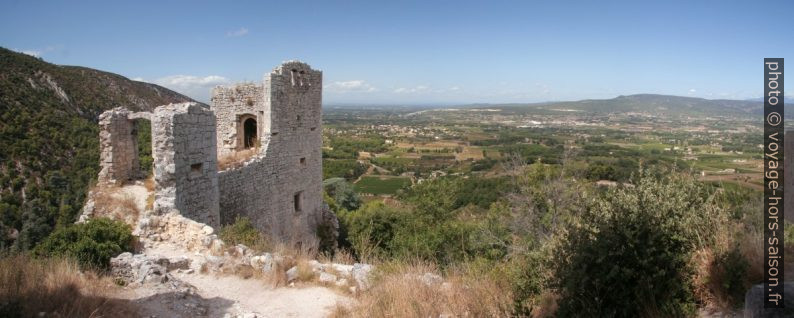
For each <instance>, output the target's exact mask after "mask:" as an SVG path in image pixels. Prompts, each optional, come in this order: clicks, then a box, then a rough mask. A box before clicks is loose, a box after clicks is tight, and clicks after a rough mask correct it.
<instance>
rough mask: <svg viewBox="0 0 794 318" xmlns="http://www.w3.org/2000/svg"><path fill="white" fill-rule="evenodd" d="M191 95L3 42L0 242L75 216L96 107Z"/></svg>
mask: <svg viewBox="0 0 794 318" xmlns="http://www.w3.org/2000/svg"><path fill="white" fill-rule="evenodd" d="M189 101H193V100H192V99H191V98H189V97H187V96H184V95H182V94H179V93H176V92H174V91H171V90H169V89H167V88H164V87H161V86H158V85H154V84H150V83H144V82H137V81H132V80H130V79H127V78H126V77H124V76H121V75H117V74H113V73H108V72H103V71H99V70H95V69H90V68H86V67H79V66H61V65H55V64H51V63H47V62H45V61H43V60H41V59H38V58H35V57H32V56H29V55H26V54H22V53H17V52H14V51H11V50H8V49H5V48H0V163H2V164H0V248H2V247H3V246H7V245H8V244H11V242H12V241H14V242H15V243H13V244H14V246H16V248H19V249H22V250H24V249H28V248H30V247H32V246H33V245H35V244H36V243H37V242H38V241H40V240H41V239H42V238H43V237H44V236H46V235H47V234H48V233H49V231H51V230H52V229H53V228H54V227H56V226H58V225H61V224H68V223H71V222H74V219H75V216H76V215H77V213H78V211H79V210H80V208H81V207H82V205H83V200H84V198H85V192H86V189H87V187H88V186H89V184H91V183H92V182H93V180H94V179H95V178H96V175H97V172H98V169H99V129H98V125H97V117H98V115H99V114H100V113H102V112H103V111H105V110H107V109H110V108H113V107H117V106H124V107H127V108H129V109H132V110H136V111H150V110H152V109H153V108H154V107H156V106H159V105H163V104H169V103H178V102H189ZM8 233H17V234H14V235H13V236H18V239H16V240H11V239H10V238H9V236H12V235H11V234H8Z"/></svg>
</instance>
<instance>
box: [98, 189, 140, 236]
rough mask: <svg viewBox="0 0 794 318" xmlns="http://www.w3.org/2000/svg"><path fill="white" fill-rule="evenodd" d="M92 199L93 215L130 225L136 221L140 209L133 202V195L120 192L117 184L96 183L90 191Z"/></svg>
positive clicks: (133, 224)
mask: <svg viewBox="0 0 794 318" xmlns="http://www.w3.org/2000/svg"><path fill="white" fill-rule="evenodd" d="M90 193H91V198H92V199H93V200H94V215H93V217H107V218H110V219H113V220H119V221H123V222H124V223H127V224H129V225H130V226H135V224H137V223H138V218H139V217H140V214H141V211H140V210H139V209H138V204H137V203H136V202H135V197H133V196H132V195H130V194H125V193H122V190H121V188H120V187H118V186H113V185H106V184H103V185H97V186H95V187H94V188H93V189H91V191H90Z"/></svg>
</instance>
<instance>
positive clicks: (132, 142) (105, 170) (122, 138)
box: [99, 107, 141, 184]
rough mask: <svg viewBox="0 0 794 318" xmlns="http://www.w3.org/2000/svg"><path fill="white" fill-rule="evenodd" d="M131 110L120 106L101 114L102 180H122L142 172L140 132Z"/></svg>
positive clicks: (100, 176)
mask: <svg viewBox="0 0 794 318" xmlns="http://www.w3.org/2000/svg"><path fill="white" fill-rule="evenodd" d="M130 114H131V113H130V111H128V110H126V109H124V108H121V107H117V108H113V109H111V110H108V111H105V112H104V113H102V114H101V115H99V149H100V155H99V156H100V161H99V165H100V167H101V170H100V171H99V182H107V183H116V184H119V183H123V182H126V181H129V180H132V179H136V178H139V177H140V175H141V172H140V164H139V162H138V139H137V135H136V133H137V132H136V131H135V124H134V122H133V121H132V120H131V119H130V118H129V116H130Z"/></svg>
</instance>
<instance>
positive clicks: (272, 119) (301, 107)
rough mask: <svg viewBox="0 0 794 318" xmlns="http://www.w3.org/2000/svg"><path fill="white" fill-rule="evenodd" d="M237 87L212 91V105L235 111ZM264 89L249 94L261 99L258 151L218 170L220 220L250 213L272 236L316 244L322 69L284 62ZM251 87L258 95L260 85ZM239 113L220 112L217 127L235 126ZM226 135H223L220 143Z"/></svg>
mask: <svg viewBox="0 0 794 318" xmlns="http://www.w3.org/2000/svg"><path fill="white" fill-rule="evenodd" d="M233 89H234V88H232V89H217V90H215V91H214V92H213V93H214V94H218V95H217V96H213V99H212V101H213V106H212V107H213V109H215V110H216V111H217V112H218V113H219V114H229V113H233V112H234V111H237V110H236V108H235V107H236V106H233V105H230V104H229V103H228V101H230V99H229V98H228V97H226V96H228V92H230V91H231V90H233ZM261 91H262V94H263V95H262V96H259V97H257V96H251V99H252V100H256V101H257V103H256V104H255V105H254V109H255V110H256V111H261V113H260V114H258V118H260V120H258V121H257V124H258V125H257V126H258V130H259V134H260V136H261V138H260V141H261V143H262V147H261V150H260V151H261V152H260V156H259V158H257V159H255V160H252V162H249V163H248V164H247V165H245V166H243V167H241V168H237V169H232V170H227V171H221V172H220V173H219V176H218V182H219V191H220V198H221V199H220V210H221V211H222V222H223V223H231V222H233V221H234V218H235V217H236V216H247V217H249V218H250V219H251V221H252V222H253V223H254V224H255V226H256V227H257V228H258V229H260V230H261V231H263V232H265V233H268V234H270V235H271V236H272V237H273V238H274V239H277V240H280V241H286V242H292V243H295V244H301V245H303V246H307V245H310V244H314V242H315V241H314V239H315V229H316V226H317V223H318V222H319V221H320V218H321V211H322V207H323V196H322V152H321V148H322V118H321V117H322V106H321V105H322V72H320V71H316V70H313V69H311V67H310V66H309V65H307V64H304V63H301V62H295V61H290V62H286V63H284V64H282V65H280V66H279V67H277V68H276V69H275V70H273V71H272V72H271V73H269V74H267V75H265V78H264V86H263V87H262V90H261ZM250 92H251V93H254V94H258V90H256V89H251V91H250ZM248 97H249V96H236V97H235V98H236V99H240V98H248ZM224 101H227V102H224ZM232 108H234V109H235V110H231V109H232ZM224 109H227V110H224ZM235 118H236V117H235V116H230V115H219V116H218V120H219V121H221V120H223V121H224V122H219V123H218V127H223V126H224V125H231V122H230V121H231V120H233V119H235ZM219 131H220V129H219ZM225 138H226V137H225V136H220V135H219V140H218V144H220V143H221V142H222V140H221V139H225ZM296 200H297V203H296Z"/></svg>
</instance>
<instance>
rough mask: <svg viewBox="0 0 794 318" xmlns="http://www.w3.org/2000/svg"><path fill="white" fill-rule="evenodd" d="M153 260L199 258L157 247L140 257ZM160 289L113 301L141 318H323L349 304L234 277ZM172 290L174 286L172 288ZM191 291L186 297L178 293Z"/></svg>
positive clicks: (195, 278)
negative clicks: (130, 304) (132, 305)
mask: <svg viewBox="0 0 794 318" xmlns="http://www.w3.org/2000/svg"><path fill="white" fill-rule="evenodd" d="M144 253H145V254H146V255H150V256H155V257H165V258H171V257H179V256H185V257H188V258H190V259H193V261H197V260H198V259H199V258H200V257H201V256H198V255H195V254H192V253H190V252H188V251H185V250H182V249H181V248H179V247H178V246H176V245H173V244H169V243H164V242H161V243H159V244H157V245H155V246H154V247H152V248H148V249H146V250H145V251H144ZM171 275H172V277H173V280H172V281H169V282H167V283H164V284H162V285H155V286H152V285H150V284H149V285H136V286H133V287H124V288H120V290H119V292H118V295H117V297H118V298H121V299H126V300H129V301H131V302H133V303H135V304H136V305H137V307H138V308H139V309H140V311H141V312H140V314H141V316H143V317H196V316H199V317H224V316H226V317H246V318H248V317H259V318H261V317H326V316H328V315H329V314H330V313H331V311H332V310H334V308H335V307H336V305H337V304H341V305H345V306H349V305H350V304H352V303H353V300H352V298H350V297H348V296H346V295H343V294H341V293H339V292H337V291H334V290H332V289H329V288H325V287H319V286H308V287H278V288H273V287H272V286H271V285H269V284H268V283H266V282H265V281H263V280H260V279H256V278H250V279H244V278H242V277H239V276H235V275H218V274H202V273H199V272H197V271H195V270H193V271H175V272H171ZM173 286H178V287H177V288H174V287H173ZM186 289H191V290H192V292H190V293H185V292H183V291H180V290H186Z"/></svg>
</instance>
